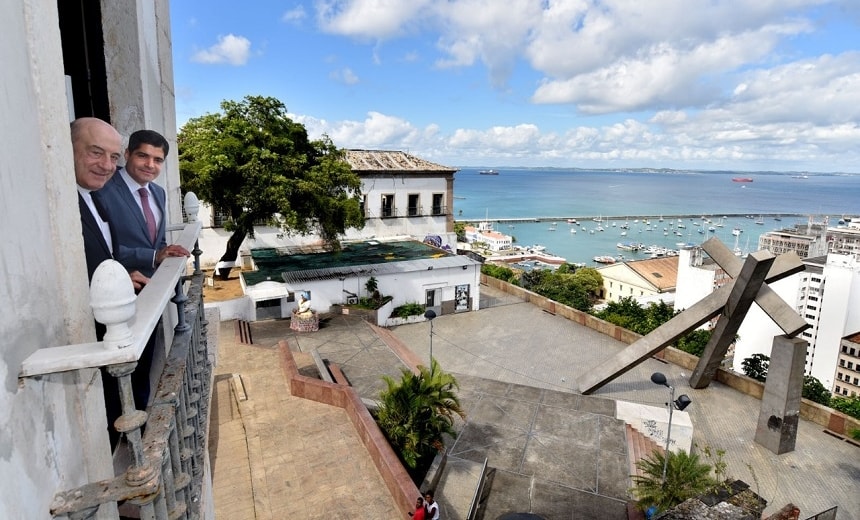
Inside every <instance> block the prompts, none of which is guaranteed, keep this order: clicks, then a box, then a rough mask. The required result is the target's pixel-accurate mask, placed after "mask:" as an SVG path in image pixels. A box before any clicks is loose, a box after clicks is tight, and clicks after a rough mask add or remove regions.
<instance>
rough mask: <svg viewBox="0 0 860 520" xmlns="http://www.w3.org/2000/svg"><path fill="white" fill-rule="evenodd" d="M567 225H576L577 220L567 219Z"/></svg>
mask: <svg viewBox="0 0 860 520" xmlns="http://www.w3.org/2000/svg"><path fill="white" fill-rule="evenodd" d="M567 223H568V224H576V219H575V218H569V219H567Z"/></svg>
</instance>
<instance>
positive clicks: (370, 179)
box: [200, 150, 457, 267]
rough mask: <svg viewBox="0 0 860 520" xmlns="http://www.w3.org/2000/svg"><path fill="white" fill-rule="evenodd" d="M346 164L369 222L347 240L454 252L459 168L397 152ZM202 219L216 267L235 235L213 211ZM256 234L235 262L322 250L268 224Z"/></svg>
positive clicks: (358, 154)
mask: <svg viewBox="0 0 860 520" xmlns="http://www.w3.org/2000/svg"><path fill="white" fill-rule="evenodd" d="M346 160H347V162H348V163H349V165H350V168H352V171H353V172H354V173H356V174H357V175H358V176H359V177H360V178H361V208H362V211H363V212H364V216H365V221H364V228H362V229H348V230H347V232H346V234H345V235H344V237H343V240H344V241H346V242H349V241H363V240H376V239H383V240H384V239H392V238H401V239H410V238H411V239H415V240H420V241H427V242H430V243H433V244H434V245H436V246H437V247H441V248H444V249H446V250H450V251H454V250H456V245H457V236H456V234H455V233H454V215H453V213H452V203H453V200H454V173H456V171H457V170H456V169H454V168H449V167H447V166H442V165H440V164H435V163H432V162H430V161H426V160H424V159H421V158H419V157H416V156H414V155H411V154H408V153H406V152H401V151H394V150H347V151H346ZM201 220H202V221H203V222H204V229H203V233H202V235H201V238H200V244H201V249H203V251H204V255H203V257H202V260H203V264H204V265H215V263H216V262H217V261H218V259H219V258H220V256H221V254H222V253H223V251H224V250H225V248H226V244H227V239H228V238H230V234H231V233H230V232H228V231H226V230H225V229H224V228H223V218H222V215H220V214H218V213H216V212H213V211H212V208H210V207H204V208H202V210H201ZM207 224H208V225H207ZM254 231H255V232H254V236H253V237H251V236H249V237H246V238H245V241H244V243H243V244H242V247H241V248H240V258H238V259H237V261H238V262H240V263H242V265H243V266H245V267H250V256H249V255H250V251H251V249H260V248H279V247H315V246H320V245H322V244H321V242H320V240H319V238H318V237H316V236H313V235H310V236H291V235H289V234H285V233H284V231H283V230H281V229H279V228H277V227H272V226H268V225H266V224H265V223H259V225H256V226H255V229H254Z"/></svg>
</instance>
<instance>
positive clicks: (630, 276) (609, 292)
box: [597, 256, 678, 304]
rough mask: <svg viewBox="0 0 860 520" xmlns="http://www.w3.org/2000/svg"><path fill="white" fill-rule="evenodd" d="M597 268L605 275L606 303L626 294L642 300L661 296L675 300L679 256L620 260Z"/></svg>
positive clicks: (602, 296) (663, 298)
mask: <svg viewBox="0 0 860 520" xmlns="http://www.w3.org/2000/svg"><path fill="white" fill-rule="evenodd" d="M597 270H598V271H599V272H600V275H601V276H602V277H603V288H602V289H601V298H602V299H603V300H605V301H607V302H617V301H619V300H621V299H622V298H627V297H630V298H634V299H635V300H637V301H640V302H641V303H644V302H646V301H648V302H650V301H655V300H658V299H662V300H663V301H665V302H666V303H669V304H671V303H672V302H673V301H674V294H673V293H674V292H675V283H676V280H677V278H678V257H677V256H667V257H662V258H648V259H645V260H634V261H627V262H617V263H615V264H612V265H608V266H605V267H600V268H598V269H597Z"/></svg>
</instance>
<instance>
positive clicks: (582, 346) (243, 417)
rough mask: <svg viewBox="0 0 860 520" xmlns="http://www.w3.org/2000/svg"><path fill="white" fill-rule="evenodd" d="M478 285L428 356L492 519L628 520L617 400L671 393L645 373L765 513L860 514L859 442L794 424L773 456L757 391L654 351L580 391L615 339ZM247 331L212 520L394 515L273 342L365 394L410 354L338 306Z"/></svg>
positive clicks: (230, 353) (340, 423)
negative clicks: (238, 397) (295, 388)
mask: <svg viewBox="0 0 860 520" xmlns="http://www.w3.org/2000/svg"><path fill="white" fill-rule="evenodd" d="M481 293H482V294H481V299H482V305H481V306H482V310H481V311H478V312H468V313H462V314H455V315H444V316H439V317H438V318H437V319H436V320H434V322H433V323H434V339H433V355H434V357H435V358H436V359H437V360H438V361H439V362H440V364H441V366H442V368H443V369H444V370H446V371H448V372H451V373H453V374H455V375H456V376H457V377H458V380H459V381H460V384H461V398H462V400H463V404H464V406H465V408H466V413H467V414H468V418H467V421H466V422H465V423H460V424H458V432H459V435H458V437H457V439H455V440H454V441H453V442H452V443H451V444H449V449H450V453H451V457H453V459H452V460H454V461H455V462H456V460H461V461H483V458H484V457H488V458H489V464H490V466H492V467H495V468H497V471H496V474H495V477H494V482H493V485H492V492H491V494H490V499H489V500H488V502H487V508H486V510H485V512H486V516H485V518H487V519H494V518H496V516H498V514H501V513H503V512H510V511H533V512H539V513H542V514H544V516H546V518H548V519H554V518H565V519H567V518H623V517H622V516H620V515H621V514H622V513H621V511H622V510H621V508H620V506H621V505H622V504H623V501H624V498H625V496H626V487H627V480H626V476H627V469H626V460H625V456H626V446H624V444H623V437H620V438H619V436H618V435H619V434H618V433H617V431H618V428H619V427H620V424H619V423H618V422H617V421H616V420H615V419H614V417H613V415H614V400H615V399H623V400H627V401H631V402H637V403H643V404H649V405H653V406H663V404H664V403H665V401H666V399H667V397H668V391H667V390H666V388H665V387H660V386H657V385H654V384H653V383H651V382H650V380H649V378H650V374H651V373H652V372H654V371H660V372H663V373H664V374H666V376H667V377H668V378H669V380H670V382H671V383H672V384H673V385H674V386H675V387H676V395H678V394H681V393H686V394H688V395H689V396H690V397H691V398H692V399H693V404H692V405H691V406H690V407H689V408H688V409H687V411H688V412H690V414H691V418H692V422H693V425H694V428H695V433H694V441H695V442H696V443H698V444H699V445H700V446H710V447H711V448H713V449H715V450H716V449H722V450H725V451H726V454H725V460H726V462H727V463H728V473H729V475H731V476H732V477H734V478H739V479H742V480H744V481H746V482H747V483H749V484H750V485H751V487H752V489H753V490H754V491H756V492H757V493H758V494H760V495H762V496H763V497H764V498H765V499H767V500H768V502H769V507H768V509H767V512H772V511H775V510H777V509H778V508H780V507H782V506H783V505H784V504H785V503H788V502H793V503H795V504H797V505H798V506H799V507H800V508H801V512H802V513H801V518H807V517H808V516H811V515H813V514H815V513H818V512H820V511H823V510H825V509H827V508H829V507H832V506H834V505H838V506H839V514H838V516H837V519H838V520H852V519H857V518H860V495H858V494H857V485H858V483H860V450H858V448H856V447H854V446H851V445H849V444H848V443H845V442H841V441H839V440H837V439H834V438H832V437H830V436H828V435H826V434H824V433H822V432H821V428H820V427H818V426H816V425H814V424H811V423H808V422H806V421H801V424H800V427H799V430H798V438H797V449H796V450H795V451H794V452H791V453H787V454H784V455H779V456H777V455H774V454H772V453H771V452H769V451H767V450H766V449H764V448H763V447H761V446H759V445H758V444H756V443H755V442H753V437H754V434H755V428H756V421H757V417H758V407H759V401H758V400H756V399H754V398H752V397H749V396H745V395H742V394H739V393H738V392H736V391H734V390H731V389H729V388H727V387H725V386H723V385H721V384H720V383H716V382H715V383H712V384H711V386H710V387H709V388H707V389H704V390H693V389H691V388H689V386H688V385H687V379H688V377H689V374H688V373H687V372H686V371H685V370H683V369H681V368H679V367H676V366H674V365H668V364H665V363H662V362H660V361H657V360H648V361H646V362H645V363H643V364H641V365H639V366H638V367H636V368H634V369H633V370H631V371H630V372H627V373H626V374H624V375H622V376H621V377H620V378H618V379H617V380H615V381H613V382H612V383H610V384H608V385H606V386H604V387H603V388H601V389H600V390H598V391H597V392H596V393H595V395H593V396H580V395H579V394H576V392H575V389H576V388H577V387H578V386H577V378H578V377H580V376H581V375H582V374H584V373H585V372H586V371H588V370H589V368H590V367H593V366H595V365H596V364H597V363H598V362H599V361H602V360H603V359H605V358H607V357H609V356H611V355H613V354H614V353H615V352H617V351H618V350H620V349H621V348H622V347H623V346H624V345H623V344H621V343H620V342H617V341H615V340H613V339H612V338H610V337H608V336H604V335H602V334H600V333H598V332H596V331H593V330H591V329H588V328H586V327H582V326H580V325H578V324H575V323H572V322H569V321H567V320H565V319H563V318H560V317H557V316H553V315H551V314H548V313H546V312H543V311H541V310H540V309H538V308H536V307H534V306H532V305H530V304H527V303H523V302H522V301H521V300H518V299H516V298H514V297H511V296H509V295H506V294H504V293H500V292H496V291H493V290H492V289H490V288H488V287H484V286H482V287H481ZM252 327H253V332H254V339H255V345H252V346H247V345H239V344H237V343H236V342H235V339H234V336H233V332H232V324H228V325H222V334H221V341H220V346H221V349H220V357H221V363H220V364H219V366H218V367H217V369H216V378H217V381H218V382H217V384H216V395H215V399H216V401H217V402H216V404H215V405H213V410H217V411H216V412H215V413H216V416H217V417H213V419H212V420H213V424H212V426H211V428H210V429H211V430H213V435H218V436H219V439H218V440H217V441H216V442H215V443H213V444H214V446H213V450H215V456H214V457H213V467H214V472H213V473H214V477H215V497H216V511H221V512H223V514H219V515H218V517H219V518H231V519H233V518H298V519H302V518H371V519H389V518H399V517H400V515H399V513H398V512H397V510H396V508H395V507H394V502H393V500H392V499H391V497H390V496H388V494H387V491H386V489H385V487H384V485H383V484H382V480H381V478H380V477H379V475H378V473H377V472H376V470H375V468H374V467H373V466H372V464H370V459H369V457H367V455H366V453H364V452H363V448H362V447H361V443H360V442H359V441H358V438H357V436H356V434H355V432H354V430H352V427H351V425H350V423H349V420H348V418H347V417H346V415H345V413H344V412H343V411H341V410H339V409H333V408H331V407H327V406H325V405H321V404H318V403H313V402H307V401H303V400H296V399H294V398H292V397H290V396H289V395H288V390H287V388H286V384H285V382H284V380H283V374H282V373H281V371H280V368H279V366H278V361H277V357H276V351H275V350H274V348H273V346H274V344H275V343H276V342H277V340H279V339H287V341H288V342H289V343H290V347H291V349H292V350H293V352H294V353H295V354H296V355H297V361H298V360H301V359H302V356H303V355H304V356H305V357H306V359H304V360H303V361H302V363H301V364H300V369H301V370H303V371H309V372H313V371H314V370H315V368H314V367H313V365H312V363H311V361H310V356H309V355H307V353H309V352H310V351H312V350H318V351H319V352H320V354H321V355H322V356H323V357H325V358H328V359H329V360H330V361H332V362H334V363H337V364H339V365H340V366H341V367H342V369H343V371H344V373H345V374H346V376H347V377H348V378H349V380H350V381H351V383H352V384H353V385H354V386H355V387H356V388H357V389H358V391H359V393H360V395H362V397H370V398H375V397H376V396H377V395H378V392H379V390H380V389H381V388H382V382H381V379H380V375H382V374H387V375H390V376H393V377H395V378H397V377H399V373H400V370H401V369H402V368H404V367H405V365H404V364H403V362H402V361H401V360H400V359H399V358H398V357H397V356H396V355H395V354H394V353H393V352H392V351H391V350H390V349H388V348H387V346H386V345H385V344H384V343H383V342H382V341H381V340H380V338H379V337H377V336H376V335H375V334H373V333H372V331H371V330H370V328H369V327H368V326H367V325H366V324H364V323H362V322H360V321H357V320H355V319H349V318H347V317H344V316H335V317H329V318H328V319H326V320H324V322H323V326H322V328H321V330H320V331H319V332H317V333H311V334H308V333H305V334H296V333H293V332H291V331H289V329H288V322H286V321H269V322H258V323H254V324H252ZM429 331H430V328H429V325H428V324H427V323H419V324H415V325H407V326H401V327H397V328H396V329H393V331H392V332H393V335H394V336H395V337H396V338H398V339H399V340H400V341H401V342H402V343H404V344H405V345H407V346H408V347H409V348H410V349H411V350H412V351H413V352H414V354H415V355H417V356H418V357H419V358H420V359H422V360H425V359H427V357H428V355H429ZM233 373H239V374H242V379H243V381H244V382H245V387H246V388H247V389H248V395H249V399H248V401H247V402H245V404H242V403H238V404H235V403H231V402H230V397H229V392H228V395H227V396H224V395H222V394H223V393H224V391H225V388H226V389H227V390H229V386H225V381H226V378H224V377H223V376H224V375H226V374H233ZM228 404H229V406H228ZM243 408H244V409H243ZM216 419H217V421H218V426H217V427H216V425H215V421H216ZM237 421H238V423H237ZM243 443H244V444H243ZM616 460H617V462H618V464H617V465H616V464H615V463H614V462H613V461H616ZM622 464H623V469H621V465H622ZM444 498H445V491H444V489H439V490H437V499H439V501H440V502H444ZM370 507H374V508H376V507H378V508H379V509H369V508H370ZM223 508H227V509H223ZM231 508H232V509H231ZM456 514H457V513H456V512H455V511H450V512H449V514H448V516H445V517H444V518H446V520H448V519H450V518H457V516H456ZM284 515H286V516H284ZM494 515H495V516H494Z"/></svg>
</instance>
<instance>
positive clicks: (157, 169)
mask: <svg viewBox="0 0 860 520" xmlns="http://www.w3.org/2000/svg"><path fill="white" fill-rule="evenodd" d="M168 151H169V145H168V143H167V139H165V138H164V137H163V136H162V135H161V134H159V133H158V132H155V131H152V130H138V131H136V132H134V133H133V134H131V136H130V137H129V139H128V148H127V149H126V151H125V161H126V164H125V167H123V168H120V169H119V170H117V174H116V175H114V176H113V178H111V180H110V181H108V182H107V184H106V185H105V188H104V189H103V190H102V191H101V194H100V195H101V199H102V201H103V203H104V206H105V208H106V210H107V213H108V216H109V218H110V219H111V224H112V227H113V230H114V235H115V237H116V242H117V243H116V247H115V255H114V256H115V258H116V259H117V260H118V261H119V262H120V263H121V264H122V265H124V266H125V267H126V269H137V270H139V271H140V272H141V273H143V274H144V275H146V276H152V275H153V274H154V273H155V270H156V268H157V267H158V265H159V264H161V262H162V261H163V260H164V259H165V258H167V257H169V256H188V255H189V252H188V250H187V249H185V248H184V247H182V246H180V245H175V244H174V245H167V241H166V239H165V235H166V228H167V213H166V207H167V206H166V202H167V201H166V196H165V193H164V188H162V187H161V186H159V185H157V184H155V183H154V182H152V181H154V180H155V179H156V178H158V176H159V175H160V174H161V167H162V166H163V165H164V158H165V157H166V156H167V152H168Z"/></svg>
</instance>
